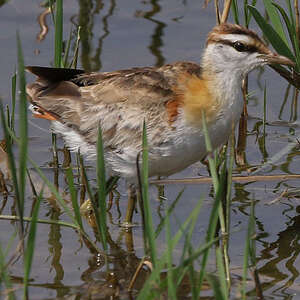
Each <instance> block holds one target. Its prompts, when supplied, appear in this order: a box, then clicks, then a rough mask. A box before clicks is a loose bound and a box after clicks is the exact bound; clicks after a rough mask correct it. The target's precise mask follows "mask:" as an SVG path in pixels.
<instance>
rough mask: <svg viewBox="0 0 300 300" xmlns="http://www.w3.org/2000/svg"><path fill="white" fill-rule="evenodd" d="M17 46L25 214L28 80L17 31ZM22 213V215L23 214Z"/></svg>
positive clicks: (20, 178) (20, 179)
mask: <svg viewBox="0 0 300 300" xmlns="http://www.w3.org/2000/svg"><path fill="white" fill-rule="evenodd" d="M17 48H18V76H19V89H20V100H19V103H20V105H19V116H20V117H19V134H20V140H19V141H20V144H19V178H18V179H19V187H20V189H19V193H20V194H19V200H20V208H21V211H20V213H21V215H22V216H23V214H24V201H25V194H26V166H27V152H28V129H27V124H28V122H27V99H26V81H25V68H24V59H23V53H22V46H21V40H20V36H19V33H18V32H17ZM21 215H20V216H21Z"/></svg>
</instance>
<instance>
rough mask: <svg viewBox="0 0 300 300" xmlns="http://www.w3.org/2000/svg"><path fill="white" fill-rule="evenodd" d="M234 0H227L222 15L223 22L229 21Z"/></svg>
mask: <svg viewBox="0 0 300 300" xmlns="http://www.w3.org/2000/svg"><path fill="white" fill-rule="evenodd" d="M231 2H232V0H226V1H225V4H224V8H223V12H222V16H221V24H222V23H225V22H227V19H228V15H229V12H230V7H231Z"/></svg>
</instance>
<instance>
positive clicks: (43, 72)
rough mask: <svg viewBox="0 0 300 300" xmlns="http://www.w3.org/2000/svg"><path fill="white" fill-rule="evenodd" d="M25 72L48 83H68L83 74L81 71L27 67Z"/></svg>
mask: <svg viewBox="0 0 300 300" xmlns="http://www.w3.org/2000/svg"><path fill="white" fill-rule="evenodd" d="M26 70H27V71H29V72H30V73H32V74H34V75H36V76H38V77H40V78H41V79H43V80H46V81H48V82H53V83H54V82H59V81H68V80H72V79H73V78H76V76H77V75H80V74H83V73H84V71H83V70H78V69H64V68H50V67H37V66H28V67H26Z"/></svg>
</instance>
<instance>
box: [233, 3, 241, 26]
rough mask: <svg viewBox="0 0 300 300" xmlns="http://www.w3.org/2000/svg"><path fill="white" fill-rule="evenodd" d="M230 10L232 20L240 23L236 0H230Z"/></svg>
mask: <svg viewBox="0 0 300 300" xmlns="http://www.w3.org/2000/svg"><path fill="white" fill-rule="evenodd" d="M231 11H232V14H233V18H234V22H235V23H236V24H240V21H239V9H238V4H237V0H232V2H231Z"/></svg>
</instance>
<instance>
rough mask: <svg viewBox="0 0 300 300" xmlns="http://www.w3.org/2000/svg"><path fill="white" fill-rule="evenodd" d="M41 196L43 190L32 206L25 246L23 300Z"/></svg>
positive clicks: (26, 293)
mask: <svg viewBox="0 0 300 300" xmlns="http://www.w3.org/2000/svg"><path fill="white" fill-rule="evenodd" d="M42 195H43V190H42V191H41V192H40V195H39V196H38V197H37V199H36V203H35V205H34V209H33V213H32V217H31V220H32V222H31V223H30V229H29V234H28V240H27V245H26V249H25V254H24V299H28V281H29V275H30V271H31V266H32V261H33V255H34V250H35V240H36V228H37V219H38V214H39V208H40V202H41V199H42Z"/></svg>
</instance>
